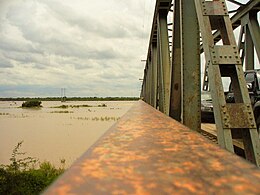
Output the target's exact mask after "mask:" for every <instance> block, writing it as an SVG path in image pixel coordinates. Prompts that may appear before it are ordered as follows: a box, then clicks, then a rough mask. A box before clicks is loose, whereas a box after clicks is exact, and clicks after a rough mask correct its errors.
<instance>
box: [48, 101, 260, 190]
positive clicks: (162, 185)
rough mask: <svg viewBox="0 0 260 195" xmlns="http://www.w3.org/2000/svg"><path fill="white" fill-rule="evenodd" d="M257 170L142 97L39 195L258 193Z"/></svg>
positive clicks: (258, 176) (259, 178)
mask: <svg viewBox="0 0 260 195" xmlns="http://www.w3.org/2000/svg"><path fill="white" fill-rule="evenodd" d="M259 186H260V169H258V168H257V167H256V166H255V165H253V164H250V163H248V162H247V161H245V160H244V159H242V158H240V157H238V156H236V155H234V154H232V153H229V152H227V151H225V150H223V149H221V148H219V147H218V146H217V145H215V144H213V143H211V142H209V141H208V140H207V139H205V138H204V137H202V136H201V135H200V134H198V133H197V132H194V131H192V130H190V129H188V128H187V127H185V126H183V125H182V124H180V123H178V122H177V121H175V120H173V119H171V118H169V117H167V116H166V115H164V114H162V113H161V112H159V111H157V110H155V109H154V108H152V107H151V106H149V105H147V104H146V103H144V102H143V101H139V102H138V103H136V104H135V105H134V106H133V107H132V108H131V109H130V110H129V111H128V113H127V114H126V115H124V116H123V117H122V118H121V119H120V120H119V121H118V122H117V123H116V124H115V125H114V126H112V127H111V128H110V129H109V130H108V131H107V132H106V133H105V135H104V136H102V137H101V138H100V139H99V140H98V141H97V143H96V144H94V145H93V146H92V147H91V148H90V149H89V150H88V151H87V152H86V153H85V154H83V156H82V157H81V158H80V159H79V160H78V161H77V162H75V163H74V164H73V165H72V166H71V168H70V169H69V170H68V171H66V172H65V174H63V175H62V176H61V177H60V178H59V179H58V180H57V181H56V182H55V183H54V184H53V185H51V186H50V187H49V188H48V189H47V190H46V191H45V192H44V194H55V195H56V194H260V187H259Z"/></svg>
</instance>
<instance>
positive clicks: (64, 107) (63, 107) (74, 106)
mask: <svg viewBox="0 0 260 195" xmlns="http://www.w3.org/2000/svg"><path fill="white" fill-rule="evenodd" d="M89 107H107V105H106V104H100V105H97V106H95V105H88V104H83V105H61V106H54V107H51V108H62V109H66V108H89Z"/></svg>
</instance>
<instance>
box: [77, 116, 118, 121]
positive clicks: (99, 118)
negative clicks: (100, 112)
mask: <svg viewBox="0 0 260 195" xmlns="http://www.w3.org/2000/svg"><path fill="white" fill-rule="evenodd" d="M74 119H77V120H86V121H90V120H91V121H118V120H119V119H120V117H109V116H105V117H91V118H90V117H76V118H75V117H74Z"/></svg>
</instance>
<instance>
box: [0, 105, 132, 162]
mask: <svg viewBox="0 0 260 195" xmlns="http://www.w3.org/2000/svg"><path fill="white" fill-rule="evenodd" d="M134 103H135V102H132V101H123V102H121V101H120V102H119V101H115V102H113V101H110V102H103V101H102V102H93V101H90V102H86V101H74V102H58V101H44V102H42V106H43V107H42V108H39V109H28V108H27V109H25V108H20V106H21V104H22V102H7V101H0V164H9V163H10V161H9V158H10V157H11V154H12V150H13V149H14V147H15V146H16V145H17V143H18V142H20V141H23V144H22V147H21V152H26V155H25V156H24V157H27V156H31V157H35V158H37V159H39V161H40V162H43V161H45V160H47V161H50V162H51V163H53V164H54V165H56V166H60V165H61V163H60V162H61V160H62V159H65V166H66V167H68V166H70V165H71V163H72V162H73V161H74V160H76V159H77V158H78V157H80V156H81V154H82V153H83V152H85V151H86V150H87V149H88V148H89V147H90V146H91V145H92V144H93V143H95V142H96V141H97V139H98V138H99V137H100V136H101V135H103V134H104V133H105V132H106V130H107V129H108V128H109V127H110V126H112V125H113V124H114V123H115V122H116V121H117V120H118V119H119V118H120V117H121V116H122V115H123V114H125V113H126V112H127V110H128V109H129V108H130V107H131V106H132V105H133V104H134ZM102 104H105V105H106V107H100V106H102ZM61 105H65V106H64V107H66V108H59V107H60V106H61ZM86 105H89V106H90V107H87V106H86ZM103 106H104V105H103Z"/></svg>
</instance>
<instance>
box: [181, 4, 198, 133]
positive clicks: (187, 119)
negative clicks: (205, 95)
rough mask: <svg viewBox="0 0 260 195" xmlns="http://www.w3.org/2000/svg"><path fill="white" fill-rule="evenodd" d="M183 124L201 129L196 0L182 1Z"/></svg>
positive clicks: (194, 128)
mask: <svg viewBox="0 0 260 195" xmlns="http://www.w3.org/2000/svg"><path fill="white" fill-rule="evenodd" d="M181 8H182V9H181V16H182V24H181V30H182V66H183V124H184V125H186V126H188V127H190V128H191V129H193V130H197V131H200V123H201V114H200V112H201V111H200V109H201V108H200V104H201V97H200V94H201V93H200V88H201V84H200V53H199V51H200V47H199V46H200V42H199V26H198V20H197V14H196V9H195V4H194V1H190V0H182V1H181Z"/></svg>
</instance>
